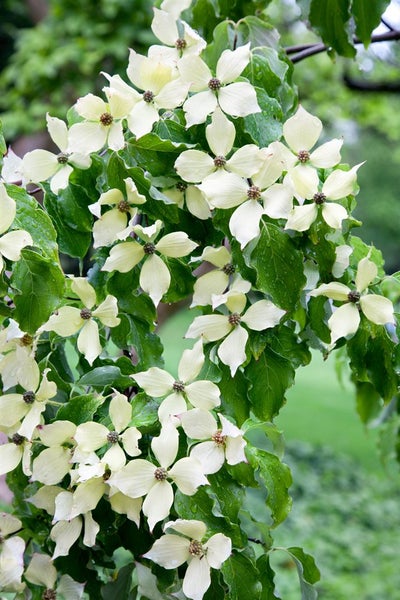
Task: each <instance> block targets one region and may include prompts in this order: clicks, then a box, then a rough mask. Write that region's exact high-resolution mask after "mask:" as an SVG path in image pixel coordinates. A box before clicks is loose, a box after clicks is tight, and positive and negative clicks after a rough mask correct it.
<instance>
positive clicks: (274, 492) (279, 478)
mask: <svg viewBox="0 0 400 600" xmlns="http://www.w3.org/2000/svg"><path fill="white" fill-rule="evenodd" d="M246 454H247V457H248V459H249V462H250V464H251V465H252V467H253V468H254V469H257V470H258V471H259V474H260V477H261V479H262V481H263V483H264V485H265V488H266V490H267V499H266V504H267V506H269V508H270V510H271V516H272V519H273V525H272V526H273V527H276V526H277V525H279V523H282V521H284V520H285V519H286V517H287V516H288V514H289V512H290V509H291V506H292V500H291V498H290V496H289V492H288V490H289V487H290V485H291V483H292V476H291V473H290V470H289V467H288V466H287V465H285V464H284V463H282V462H281V461H280V460H279V458H278V457H277V456H276V455H275V454H271V453H270V452H265V450H260V449H259V448H252V447H251V446H248V447H247V451H246Z"/></svg>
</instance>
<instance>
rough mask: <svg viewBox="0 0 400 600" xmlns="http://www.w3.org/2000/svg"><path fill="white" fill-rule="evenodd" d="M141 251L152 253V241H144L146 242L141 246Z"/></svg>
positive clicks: (153, 247)
mask: <svg viewBox="0 0 400 600" xmlns="http://www.w3.org/2000/svg"><path fill="white" fill-rule="evenodd" d="M143 251H144V253H145V254H154V252H155V251H156V247H155V245H154V244H153V243H152V242H146V244H145V245H144V246H143Z"/></svg>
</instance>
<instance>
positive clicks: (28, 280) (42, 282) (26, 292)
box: [11, 248, 65, 334]
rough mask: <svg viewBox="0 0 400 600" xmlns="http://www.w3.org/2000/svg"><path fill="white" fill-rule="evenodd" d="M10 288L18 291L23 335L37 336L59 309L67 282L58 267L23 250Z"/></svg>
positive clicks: (17, 304)
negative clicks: (35, 334)
mask: <svg viewBox="0 0 400 600" xmlns="http://www.w3.org/2000/svg"><path fill="white" fill-rule="evenodd" d="M11 285H12V287H14V288H15V290H16V294H15V298H14V302H15V311H14V316H15V319H16V320H17V321H18V323H19V325H20V327H21V329H22V331H26V332H27V333H30V334H34V333H36V330H37V329H38V328H39V327H40V325H43V323H44V322H45V321H47V319H48V318H49V317H50V315H51V313H52V312H53V310H55V309H56V308H57V307H58V306H59V305H60V303H61V300H62V298H63V293H64V286H65V280H64V274H63V272H62V271H61V269H60V267H59V265H58V264H57V263H55V262H53V261H51V260H50V259H48V258H45V257H43V256H41V255H40V254H37V252H34V251H33V250H29V249H27V248H24V249H23V250H22V252H21V258H20V260H19V261H18V262H17V263H16V264H15V266H14V271H13V274H12V279H11Z"/></svg>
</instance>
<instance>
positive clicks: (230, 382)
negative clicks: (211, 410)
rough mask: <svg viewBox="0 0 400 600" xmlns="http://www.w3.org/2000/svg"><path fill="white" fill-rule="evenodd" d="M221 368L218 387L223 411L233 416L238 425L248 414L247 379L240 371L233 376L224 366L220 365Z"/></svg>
mask: <svg viewBox="0 0 400 600" xmlns="http://www.w3.org/2000/svg"><path fill="white" fill-rule="evenodd" d="M221 370H222V378H221V380H220V381H219V383H218V387H219V389H220V390H221V396H222V408H223V412H224V414H227V415H231V416H232V417H234V419H235V421H236V423H237V424H238V426H239V427H240V426H241V425H242V423H243V421H245V420H246V419H247V418H248V416H249V410H250V407H249V401H248V398H247V391H248V387H249V384H248V380H247V379H246V377H245V376H244V375H243V373H242V372H241V371H237V372H236V374H235V377H232V376H231V374H230V372H229V370H228V369H227V368H226V367H222V365H221Z"/></svg>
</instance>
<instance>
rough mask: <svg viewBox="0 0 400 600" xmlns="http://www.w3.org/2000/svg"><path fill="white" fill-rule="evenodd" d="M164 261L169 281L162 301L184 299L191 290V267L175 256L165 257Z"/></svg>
mask: <svg viewBox="0 0 400 600" xmlns="http://www.w3.org/2000/svg"><path fill="white" fill-rule="evenodd" d="M165 262H166V264H167V266H168V270H169V273H170V275H171V283H170V286H169V289H168V291H167V292H166V293H165V294H164V296H163V302H169V303H173V302H179V301H180V300H184V299H185V298H187V297H188V296H189V295H190V294H191V293H192V292H193V285H194V282H195V278H194V277H193V275H192V269H191V268H190V267H189V266H188V265H185V263H184V262H183V261H180V260H178V259H176V258H175V259H174V258H165Z"/></svg>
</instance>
